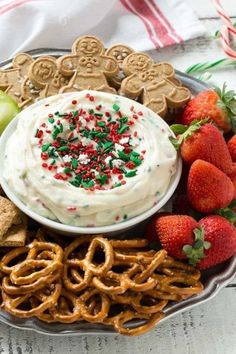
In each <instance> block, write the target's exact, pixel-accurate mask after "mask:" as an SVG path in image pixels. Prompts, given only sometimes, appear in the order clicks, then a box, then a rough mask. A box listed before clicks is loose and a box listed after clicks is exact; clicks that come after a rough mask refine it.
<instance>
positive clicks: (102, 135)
mask: <svg viewBox="0 0 236 354" xmlns="http://www.w3.org/2000/svg"><path fill="white" fill-rule="evenodd" d="M96 137H97V138H100V139H105V138H106V137H107V133H101V132H98V134H96Z"/></svg>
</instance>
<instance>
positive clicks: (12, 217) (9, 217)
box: [0, 196, 22, 239]
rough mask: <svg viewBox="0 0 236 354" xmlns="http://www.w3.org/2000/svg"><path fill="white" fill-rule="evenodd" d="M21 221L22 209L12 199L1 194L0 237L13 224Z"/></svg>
mask: <svg viewBox="0 0 236 354" xmlns="http://www.w3.org/2000/svg"><path fill="white" fill-rule="evenodd" d="M21 222H22V221H21V213H20V210H19V209H18V208H17V207H16V206H15V205H14V204H13V203H12V202H11V201H10V200H8V199H7V198H4V197H2V196H0V239H1V238H2V237H3V235H5V234H6V232H7V231H8V229H9V228H10V227H11V226H12V225H19V224H20V223H21Z"/></svg>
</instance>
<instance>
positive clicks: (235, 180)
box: [228, 162, 236, 199]
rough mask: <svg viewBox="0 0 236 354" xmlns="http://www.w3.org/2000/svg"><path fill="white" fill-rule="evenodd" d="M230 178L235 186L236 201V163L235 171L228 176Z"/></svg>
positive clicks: (235, 165) (235, 197)
mask: <svg viewBox="0 0 236 354" xmlns="http://www.w3.org/2000/svg"><path fill="white" fill-rule="evenodd" d="M228 177H229V178H230V179H231V181H232V183H233V185H234V199H236V163H235V162H233V170H232V172H231V173H230V174H229V175H228Z"/></svg>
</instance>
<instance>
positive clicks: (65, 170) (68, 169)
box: [64, 167, 72, 173]
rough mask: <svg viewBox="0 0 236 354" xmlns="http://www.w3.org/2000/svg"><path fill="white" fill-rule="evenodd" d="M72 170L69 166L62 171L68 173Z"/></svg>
mask: <svg viewBox="0 0 236 354" xmlns="http://www.w3.org/2000/svg"><path fill="white" fill-rule="evenodd" d="M70 172H72V169H71V168H70V167H66V168H64V173H70Z"/></svg>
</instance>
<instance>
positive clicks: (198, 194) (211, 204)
mask: <svg viewBox="0 0 236 354" xmlns="http://www.w3.org/2000/svg"><path fill="white" fill-rule="evenodd" d="M187 195H188V199H189V201H190V203H191V205H192V206H193V207H194V208H195V209H196V210H198V211H200V212H202V213H209V212H212V211H214V210H215V209H220V208H225V207H226V206H227V205H228V204H229V203H230V202H231V201H232V199H233V197H234V185H233V183H232V182H231V180H230V178H229V177H228V176H227V175H226V174H225V173H224V172H222V171H221V170H219V169H218V168H217V167H215V166H214V165H212V164H211V163H209V162H206V161H203V160H196V161H194V163H193V164H192V166H191V168H190V171H189V176H188V184H187Z"/></svg>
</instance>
